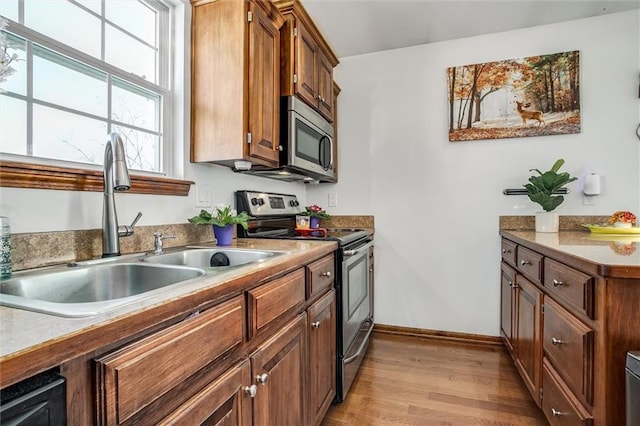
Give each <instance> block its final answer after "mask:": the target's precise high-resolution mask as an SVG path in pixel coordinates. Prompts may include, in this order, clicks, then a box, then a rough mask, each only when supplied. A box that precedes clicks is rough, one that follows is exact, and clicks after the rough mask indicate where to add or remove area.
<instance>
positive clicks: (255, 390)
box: [244, 385, 258, 398]
mask: <svg viewBox="0 0 640 426" xmlns="http://www.w3.org/2000/svg"><path fill="white" fill-rule="evenodd" d="M244 392H245V393H246V394H247V395H249V396H250V397H251V398H255V397H256V394H257V393H258V387H257V386H256V385H251V386H245V387H244Z"/></svg>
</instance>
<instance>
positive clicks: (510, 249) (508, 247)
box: [500, 238, 516, 266]
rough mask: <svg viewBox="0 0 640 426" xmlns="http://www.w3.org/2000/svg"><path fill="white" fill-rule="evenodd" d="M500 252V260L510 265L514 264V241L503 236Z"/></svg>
mask: <svg viewBox="0 0 640 426" xmlns="http://www.w3.org/2000/svg"><path fill="white" fill-rule="evenodd" d="M500 252H501V253H502V260H504V261H505V262H507V263H508V264H509V265H511V266H516V243H514V242H513V241H509V240H506V239H504V238H503V239H502V244H501V250H500Z"/></svg>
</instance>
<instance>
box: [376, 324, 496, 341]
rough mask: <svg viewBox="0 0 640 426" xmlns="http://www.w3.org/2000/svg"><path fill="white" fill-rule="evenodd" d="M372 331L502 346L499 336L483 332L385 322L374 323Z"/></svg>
mask: <svg viewBox="0 0 640 426" xmlns="http://www.w3.org/2000/svg"><path fill="white" fill-rule="evenodd" d="M373 332H374V333H381V334H394V335H399V336H413V337H421V338H425V339H437V340H448V341H452V342H461V343H467V344H474V345H485V346H486V345H488V346H504V343H503V342H502V338H501V337H500V336H486V335H483V334H470V333H456V332H452V331H440V330H428V329H424V328H411V327H400V326H397V325H386V324H374V326H373Z"/></svg>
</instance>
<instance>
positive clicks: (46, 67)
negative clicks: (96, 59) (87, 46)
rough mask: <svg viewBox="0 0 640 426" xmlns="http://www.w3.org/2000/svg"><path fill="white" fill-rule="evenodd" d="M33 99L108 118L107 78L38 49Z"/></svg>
mask: <svg viewBox="0 0 640 426" xmlns="http://www.w3.org/2000/svg"><path fill="white" fill-rule="evenodd" d="M33 51H34V52H33V96H34V98H36V99H40V100H43V101H47V102H51V103H53V104H57V105H64V106H66V107H69V108H73V109H76V110H78V111H83V112H86V113H89V114H95V115H99V116H101V117H105V118H106V116H107V75H106V74H105V73H103V72H101V71H98V70H96V69H95V68H92V67H89V66H87V65H84V64H82V63H80V62H77V61H74V60H73V59H69V58H67V57H65V56H62V55H59V54H57V53H54V52H52V51H50V50H47V49H44V48H42V47H39V46H34V49H33Z"/></svg>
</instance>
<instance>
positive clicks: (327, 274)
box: [320, 271, 331, 278]
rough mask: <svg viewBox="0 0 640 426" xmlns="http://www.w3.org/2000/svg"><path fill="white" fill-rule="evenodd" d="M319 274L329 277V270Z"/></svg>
mask: <svg viewBox="0 0 640 426" xmlns="http://www.w3.org/2000/svg"><path fill="white" fill-rule="evenodd" d="M320 275H321V276H323V277H327V278H330V277H331V271H327V272H323V273H321V274H320Z"/></svg>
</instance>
